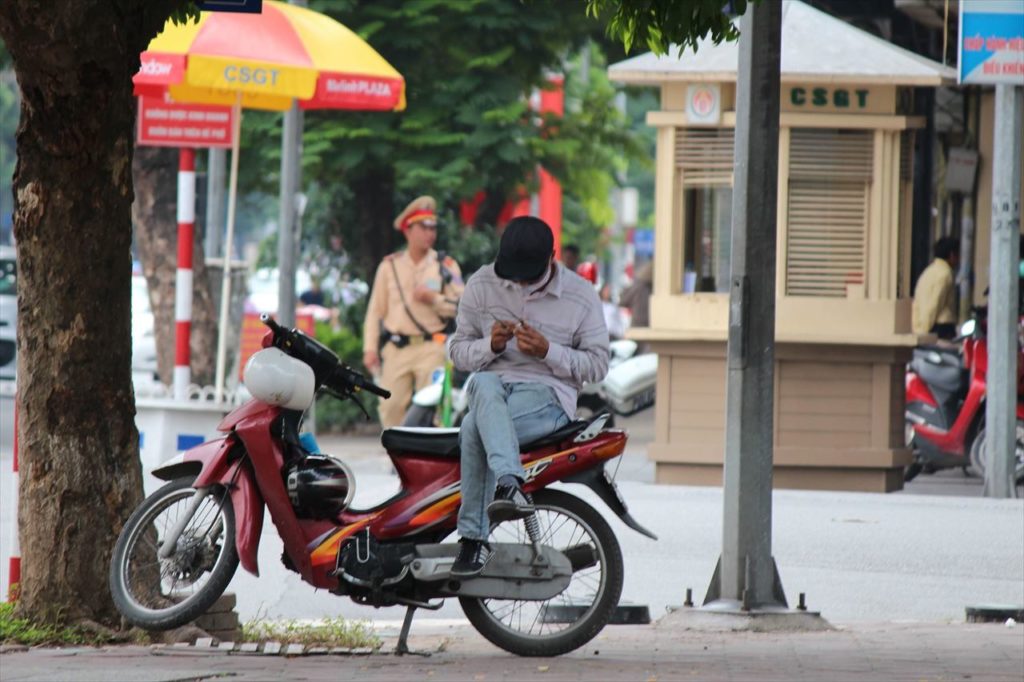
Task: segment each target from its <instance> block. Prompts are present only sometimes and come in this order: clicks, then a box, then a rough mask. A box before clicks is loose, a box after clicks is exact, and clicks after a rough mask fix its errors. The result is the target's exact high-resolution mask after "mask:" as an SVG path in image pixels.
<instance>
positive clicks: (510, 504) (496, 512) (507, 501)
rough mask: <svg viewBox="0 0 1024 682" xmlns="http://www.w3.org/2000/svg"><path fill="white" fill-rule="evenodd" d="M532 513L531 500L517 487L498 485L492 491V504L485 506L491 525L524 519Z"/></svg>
mask: <svg viewBox="0 0 1024 682" xmlns="http://www.w3.org/2000/svg"><path fill="white" fill-rule="evenodd" d="M533 512H534V506H533V500H532V499H531V498H530V496H529V495H527V494H526V493H524V492H523V489H522V488H520V487H519V486H518V485H499V486H498V489H497V490H495V491H494V502H491V503H490V504H489V505H487V516H488V517H489V518H490V519H491V523H501V522H502V521H512V520H514V519H525V518H526V517H527V516H530V515H531V514H533Z"/></svg>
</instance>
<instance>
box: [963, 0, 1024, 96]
mask: <svg viewBox="0 0 1024 682" xmlns="http://www.w3.org/2000/svg"><path fill="white" fill-rule="evenodd" d="M958 54H959V58H960V59H959V61H960V69H959V74H958V75H959V79H960V82H961V83H989V84H1000V83H1002V84H1006V85H1024V2H1021V1H1020V0H974V1H973V2H970V3H961V8H960V45H959V46H958Z"/></svg>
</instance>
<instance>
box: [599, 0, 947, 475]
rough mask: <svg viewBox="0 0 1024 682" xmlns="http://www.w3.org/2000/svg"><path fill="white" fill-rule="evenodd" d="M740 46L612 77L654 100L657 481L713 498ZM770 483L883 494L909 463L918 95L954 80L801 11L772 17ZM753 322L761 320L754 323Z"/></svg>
mask: <svg viewBox="0 0 1024 682" xmlns="http://www.w3.org/2000/svg"><path fill="white" fill-rule="evenodd" d="M737 56H738V50H737V44H736V43H731V44H722V45H717V46H715V45H711V44H710V42H705V43H703V44H701V46H700V47H699V49H698V50H697V52H696V53H694V52H692V51H684V52H683V54H682V55H681V56H679V57H678V58H677V56H676V54H675V52H673V53H671V54H670V55H667V56H664V57H657V56H655V55H653V54H650V53H649V54H645V55H641V56H638V57H635V58H632V59H629V60H626V61H623V62H620V63H618V64H614V65H612V66H611V67H610V68H609V75H610V77H611V78H612V79H613V80H615V81H619V82H622V83H629V84H634V85H651V86H656V87H659V88H660V89H661V110H660V111H652V112H649V113H648V116H647V122H648V124H650V125H652V126H655V127H656V128H657V160H656V181H655V212H656V217H655V249H654V251H655V255H654V258H655V280H654V288H653V294H652V297H651V327H650V328H646V329H634V330H633V331H632V332H631V336H632V337H633V338H636V339H638V340H644V341H647V342H649V343H650V344H651V346H652V348H653V349H654V350H655V351H656V352H657V353H658V355H659V362H658V385H657V395H658V400H657V403H656V412H655V440H654V442H653V443H652V444H651V446H650V450H649V453H648V454H649V457H650V458H651V459H652V460H654V462H655V464H656V480H657V481H658V482H660V483H677V484H689V485H721V481H722V459H723V453H724V449H725V387H726V335H727V331H726V330H727V326H728V318H729V293H728V291H729V276H730V271H729V263H730V253H729V248H730V233H731V223H732V216H731V208H732V183H733V144H734V128H735V124H736V115H735V90H736V86H735V81H736V65H737ZM781 66H782V86H781V93H780V103H781V106H780V110H781V111H780V131H779V178H778V187H779V190H778V192H779V194H778V215H777V224H778V240H777V259H778V260H777V279H776V306H777V308H776V342H777V343H776V349H775V358H776V366H775V416H774V426H775V431H774V439H775V443H774V447H775V473H774V480H775V485H776V486H779V487H787V488H815V489H832V490H862V491H876V492H883V491H891V490H896V489H899V488H900V487H901V486H902V468H903V467H904V466H905V465H907V464H909V463H910V456H911V455H910V451H909V450H908V449H907V448H906V447H905V442H904V415H903V412H904V403H903V390H904V389H903V380H904V365H905V363H906V361H907V360H908V359H909V357H910V352H911V349H912V348H913V347H914V346H915V345H917V344H918V343H919V342H921V341H928V340H931V339H928V338H925V339H919V338H918V337H916V336H914V335H913V334H912V333H911V293H912V292H911V288H910V286H911V283H910V231H911V199H912V186H913V149H914V135H915V130H916V129H918V128H921V127H923V125H924V120H923V119H918V118H915V117H913V116H911V115H909V112H911V111H912V104H913V100H912V89H913V88H916V87H923V86H930V87H935V86H938V85H940V84H943V83H947V82H953V81H954V80H955V76H956V74H955V72H954V71H953V70H952V69H950V68H947V67H944V66H942V65H941V64H938V63H936V62H932V61H929V60H927V59H925V58H923V57H920V56H919V55H916V54H914V53H911V52H909V51H907V50H904V49H901V48H899V47H896V46H894V45H892V44H890V43H887V42H885V41H883V40H881V39H879V38H876V37H875V36H872V35H870V34H868V33H865V32H863V31H860V30H859V29H856V28H854V27H852V26H850V25H848V24H846V23H844V22H842V21H840V20H838V19H835V18H833V17H831V16H829V15H828V14H825V13H823V12H820V11H818V10H816V9H813V8H811V7H809V6H807V5H805V4H803V3H801V2H797V1H796V0H786V2H785V5H784V8H783V19H782V65H781ZM753 314H757V313H756V311H755V312H754V313H753Z"/></svg>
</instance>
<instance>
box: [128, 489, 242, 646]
mask: <svg viewBox="0 0 1024 682" xmlns="http://www.w3.org/2000/svg"><path fill="white" fill-rule="evenodd" d="M192 480H193V479H191V478H179V479H178V480H175V481H172V482H171V483H168V484H167V485H165V486H163V487H162V488H160V489H159V490H157V491H156V492H155V493H153V494H152V495H150V496H149V497H147V498H146V499H145V500H144V501H143V503H142V504H141V505H140V506H139V508H138V509H136V510H135V513H133V514H132V515H131V517H130V518H129V519H128V523H126V524H125V526H124V528H123V529H122V530H121V534H120V536H118V538H117V544H116V545H115V546H114V554H113V556H112V557H111V563H110V593H111V595H112V596H113V599H114V605H115V606H117V609H118V610H119V611H120V612H121V614H122V615H123V616H124V617H125V619H127V620H128V622H130V623H131V624H132V625H137V626H138V627H140V628H143V629H146V630H170V629H171V628H176V627H180V626H182V625H185V624H186V623H190V622H192V621H193V620H195V619H196V618H198V617H199V616H201V615H202V614H203V613H205V612H206V610H207V609H208V608H210V606H212V605H213V603H214V602H215V601H217V599H218V598H219V597H220V596H221V594H223V592H224V590H225V589H226V588H227V586H228V583H229V582H231V578H232V576H234V574H235V569H237V568H238V551H237V549H236V548H235V514H234V509H233V508H232V506H231V501H230V499H229V498H228V494H227V490H226V489H224V488H222V487H220V486H217V487H215V488H213V489H211V490H210V492H209V494H208V495H207V496H206V497H205V498H204V499H203V500H202V502H201V503H200V504H199V506H198V507H197V508H196V509H195V510H194V512H193V513H192V515H191V518H189V519H188V521H187V523H186V524H185V527H184V530H183V531H182V532H181V535H180V536H179V537H178V541H177V543H176V546H175V548H174V552H173V553H172V554H171V555H170V556H169V557H167V558H166V559H162V558H160V557H159V556H158V554H157V552H158V550H159V548H160V546H161V545H162V544H163V542H164V539H165V537H166V536H167V535H168V534H169V533H170V531H171V529H172V528H173V527H174V526H175V525H177V523H178V521H179V519H181V518H182V515H183V514H186V513H187V512H188V509H189V508H190V506H191V502H192V498H193V496H194V495H195V493H196V490H195V488H193V487H192Z"/></svg>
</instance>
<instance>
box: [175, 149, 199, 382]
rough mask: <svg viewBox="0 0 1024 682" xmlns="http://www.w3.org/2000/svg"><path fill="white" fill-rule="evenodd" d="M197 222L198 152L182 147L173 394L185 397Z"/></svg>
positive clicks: (189, 362) (179, 178)
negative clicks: (193, 250) (193, 251)
mask: <svg viewBox="0 0 1024 682" xmlns="http://www.w3.org/2000/svg"><path fill="white" fill-rule="evenodd" d="M195 225H196V152H195V150H194V149H190V148H187V147H183V148H182V149H181V150H180V156H179V159H178V272H177V277H176V278H175V282H174V398H175V399H176V400H186V399H187V398H188V385H189V384H190V383H191V381H192V368H191V364H192V363H191V354H190V351H189V336H191V333H192V249H193V242H194V237H195Z"/></svg>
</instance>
